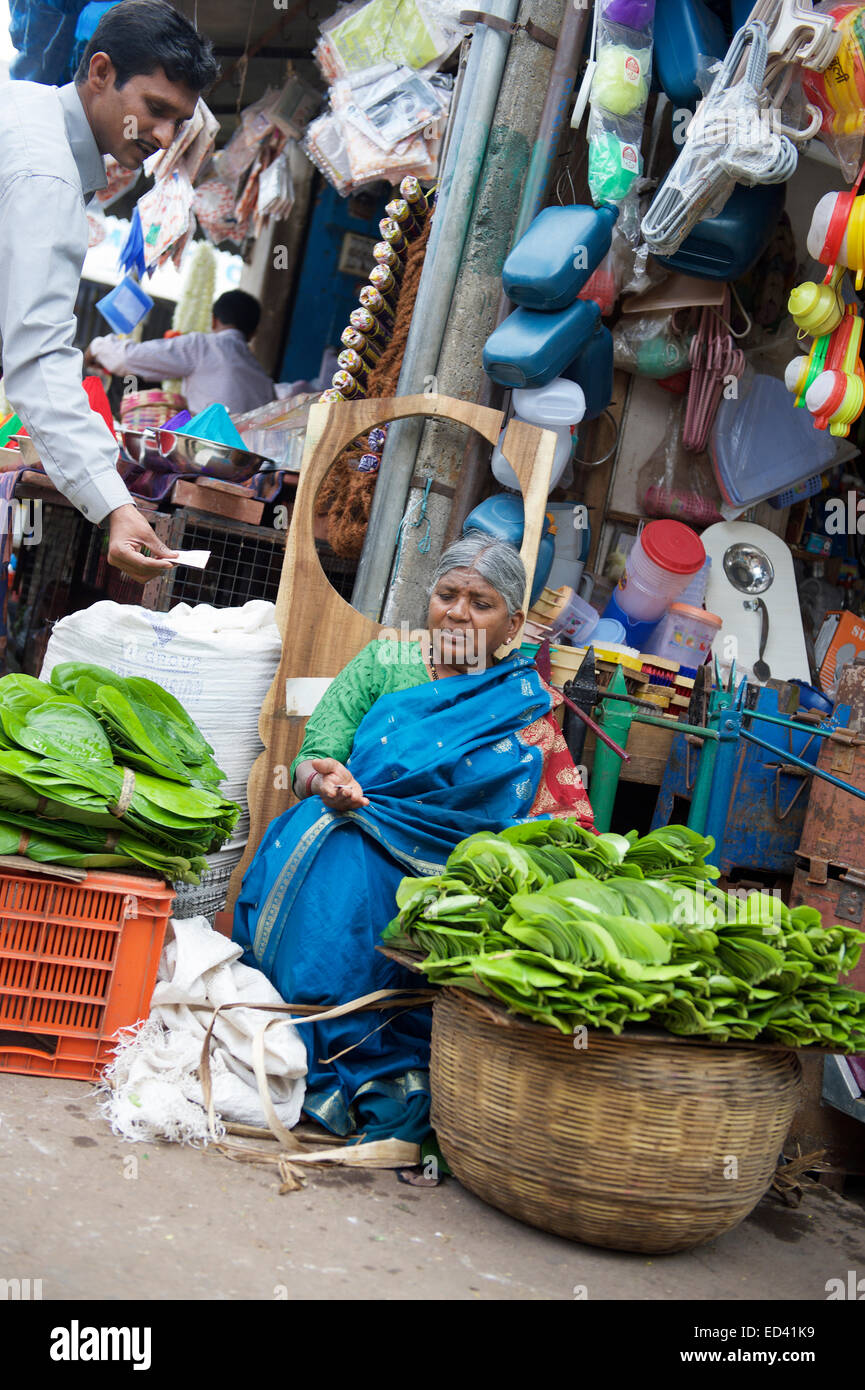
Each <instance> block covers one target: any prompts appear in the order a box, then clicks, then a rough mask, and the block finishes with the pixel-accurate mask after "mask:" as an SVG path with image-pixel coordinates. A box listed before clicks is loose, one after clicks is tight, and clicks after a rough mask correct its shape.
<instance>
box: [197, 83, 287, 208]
mask: <svg viewBox="0 0 865 1390" xmlns="http://www.w3.org/2000/svg"><path fill="white" fill-rule="evenodd" d="M279 96H280V94H279V92H277V91H276V89H275V88H273V87H268V89H267V91H266V92H265V94H264V96H263V97H261V98H260V100H258V101H256V102H254V103H253V105H252V106H247V108H246V110H245V111H244V112H243V115H242V116H241V118H240V125H239V126H238V128H237V130H236V131H235V132H234V134H233V135H232V137H231V139H230V140H229V142H228V144H227V145H226V146H225V149H224V150H220V152H219V154H217V155H214V157H213V165H214V169H215V172H216V175H217V178H219V179H220V180H221V181H222V183H227V184H228V186H229V188H231V189H232V191H233V192H234V195H235V197H236V196H237V195H238V193H239V192H240V188H241V185H242V183H243V178H244V175H245V174H246V172H247V170H249V169H250V168H251V167H252V165H253V164H254V162H255V159H256V156H257V155H258V154H259V152H260V150H261V147H262V145H263V144H264V142H265V141H266V140H267V139H268V137H269V136H270V135H271V134H272V133H273V130H274V121H273V116H272V114H271V108H272V107H273V106H275V105H276V104H277V103H278V101H279Z"/></svg>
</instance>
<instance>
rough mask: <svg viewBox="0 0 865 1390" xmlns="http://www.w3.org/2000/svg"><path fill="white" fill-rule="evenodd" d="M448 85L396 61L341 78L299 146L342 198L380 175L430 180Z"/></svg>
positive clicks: (391, 178) (447, 80) (391, 180)
mask: <svg viewBox="0 0 865 1390" xmlns="http://www.w3.org/2000/svg"><path fill="white" fill-rule="evenodd" d="M451 87H452V83H451V79H450V78H449V77H442V76H435V77H432V78H428V77H425V76H423V75H421V74H420V73H417V72H413V71H412V70H411V69H410V68H409V67H406V66H405V65H403V66H401V67H400V66H397V65H396V64H395V63H381V64H379V65H378V66H376V67H374V68H369V69H364V70H363V71H360V72H357V73H353V74H352V75H351V77H349V78H340V79H338V80H337V81H336V82H335V83H334V85H333V86H332V87H331V89H330V110H329V111H328V112H326V113H325V114H324V115H323V116H320V117H319V118H318V120H317V121H314V122H313V124H312V125H311V126H310V128H309V130H308V132H307V136H306V139H305V140H304V142H303V149H304V150H305V152H306V154H307V155H308V157H309V158H310V159H311V160H312V162H313V163H314V164H315V165H316V167H317V168H318V169H319V170H320V171H321V172H322V173H323V174H324V176H325V178H327V179H328V181H329V182H330V183H332V184H333V186H334V188H336V190H337V192H339V193H340V194H342V195H343V196H345V195H346V194H348V193H350V192H352V191H353V190H354V189H356V188H360V187H362V186H363V185H364V184H367V183H375V182H378V181H379V180H381V179H385V180H387V182H389V183H397V182H398V181H399V180H400V179H401V178H403V177H404V176H406V175H408V174H412V175H415V176H416V177H417V178H422V179H431V178H434V177H435V173H436V168H437V162H438V148H439V144H440V142H441V137H442V135H443V133H444V126H445V122H446V119H447V113H448V110H449V107H450V99H451Z"/></svg>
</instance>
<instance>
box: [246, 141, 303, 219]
mask: <svg viewBox="0 0 865 1390" xmlns="http://www.w3.org/2000/svg"><path fill="white" fill-rule="evenodd" d="M293 207H294V183H293V182H292V177H291V170H290V169H289V166H288V156H287V155H286V153H285V151H281V152H280V153H279V154H278V155H277V156H276V158H275V159H274V160H273V162H272V163H271V164H269V165H268V166H267V168H266V169H264V170H262V173H261V176H260V178H259V180H258V200H257V203H256V209H255V234H256V236H258V235H259V234H260V232H261V229H262V226H263V224H264V222H265V221H266V220H267V218H269V217H272V218H273V220H274V221H275V222H278V221H280V220H281V219H282V218H285V217H288V215H289V213H290V212H291V209H292V208H293Z"/></svg>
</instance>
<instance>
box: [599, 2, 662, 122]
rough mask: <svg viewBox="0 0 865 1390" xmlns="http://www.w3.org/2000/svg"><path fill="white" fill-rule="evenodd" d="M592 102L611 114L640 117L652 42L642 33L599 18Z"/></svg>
mask: <svg viewBox="0 0 865 1390" xmlns="http://www.w3.org/2000/svg"><path fill="white" fill-rule="evenodd" d="M596 61H597V67H596V69H595V75H594V77H593V78H592V92H591V102H592V106H593V107H603V109H604V110H605V111H609V112H610V113H611V114H612V115H614V116H630V115H634V116H635V117H637V118H640V121H641V124H642V119H641V116H642V112H643V111H644V110H645V106H646V102H647V101H648V98H649V81H650V79H651V76H652V43H651V38H649V39H648V42H647V36H646V34H644V33H640V32H639V31H637V30H634V29H628V28H627V27H626V26H625V25H623V24H609V23H607V22H606V21H604V20H602V21H601V23H600V25H599V26H598V52H597V60H596Z"/></svg>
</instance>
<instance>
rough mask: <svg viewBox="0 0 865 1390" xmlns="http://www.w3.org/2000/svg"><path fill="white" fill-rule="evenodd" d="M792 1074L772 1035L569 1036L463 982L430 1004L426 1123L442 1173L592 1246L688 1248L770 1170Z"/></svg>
mask: <svg viewBox="0 0 865 1390" xmlns="http://www.w3.org/2000/svg"><path fill="white" fill-rule="evenodd" d="M800 1083H801V1069H800V1066H799V1061H798V1058H797V1057H796V1054H795V1053H794V1052H789V1051H787V1050H785V1049H783V1048H772V1047H759V1046H750V1047H749V1046H739V1045H730V1044H724V1045H720V1046H719V1045H714V1046H713V1045H709V1044H700V1043H691V1042H690V1041H686V1040H681V1041H680V1040H675V1041H673V1040H671V1041H669V1042H668V1041H667V1040H666V1039H665V1038H664V1037H663V1036H662V1035H660V1036H658V1037H651V1038H646V1037H642V1038H641V1037H640V1036H639V1035H636V1036H635V1035H624V1034H623V1035H621V1036H619V1037H616V1036H615V1035H613V1034H609V1033H601V1032H590V1033H589V1034H588V1038H587V1046H586V1047H585V1048H584V1049H578V1048H575V1047H574V1039H572V1038H570V1037H566V1036H564V1035H563V1034H561V1033H557V1032H556V1031H555V1030H553V1029H552V1028H549V1027H546V1026H544V1025H542V1024H536V1023H531V1022H529V1021H528V1020H522V1019H517V1018H515V1017H514V1016H513V1015H508V1014H507V1013H506V1012H505V1011H504V1009H499V1008H498V1006H496V1005H494V1004H493V1005H488V1004H487V1003H486V1001H481V1000H478V999H477V998H475V997H473V996H471V995H468V994H466V993H464V992H463V991H460V990H454V989H443V990H442V992H441V995H440V997H439V998H438V999H437V1000H436V1002H435V1004H434V1006H433V1030H432V1071H431V1085H432V1123H433V1127H434V1129H435V1131H436V1134H437V1136H438V1140H439V1143H440V1144H441V1148H442V1152H443V1153H444V1155H445V1157H446V1159H447V1161H448V1163H449V1164H450V1167H451V1169H452V1170H453V1172H454V1175H455V1176H456V1177H457V1178H458V1179H459V1181H460V1182H461V1183H462V1184H463V1185H464V1186H465V1187H467V1188H469V1189H470V1191H472V1192H474V1193H476V1194H477V1195H478V1196H479V1197H481V1198H483V1200H484V1201H485V1202H489V1203H490V1204H491V1205H492V1206H494V1207H499V1208H500V1209H501V1210H502V1211H506V1212H508V1213H509V1215H511V1216H515V1217H517V1218H518V1219H519V1220H520V1221H526V1222H528V1223H529V1225H532V1226H540V1227H541V1228H542V1229H543V1230H546V1231H554V1232H555V1233H556V1234H557V1235H561V1236H567V1237H569V1238H570V1239H572V1240H580V1241H585V1242H586V1243H587V1244H589V1245H601V1246H605V1247H608V1248H611V1249H617V1250H634V1251H645V1252H659V1253H660V1252H670V1251H674V1250H685V1249H687V1248H688V1247H689V1246H693V1245H699V1244H700V1243H701V1242H703V1241H707V1240H712V1239H714V1238H715V1237H716V1236H719V1235H721V1234H722V1233H723V1232H724V1231H728V1230H730V1229H731V1227H733V1226H735V1225H737V1223H738V1222H740V1221H742V1220H743V1219H744V1217H746V1216H747V1215H748V1213H749V1212H750V1211H752V1210H753V1208H754V1207H755V1206H756V1204H757V1202H758V1201H759V1200H760V1198H761V1197H762V1196H763V1193H764V1192H765V1191H766V1189H767V1187H768V1186H769V1184H770V1182H771V1179H772V1174H773V1172H774V1170H775V1166H776V1164H777V1161H778V1156H779V1154H780V1152H781V1147H782V1145H783V1142H784V1139H785V1136H786V1134H787V1130H788V1128H789V1126H790V1123H791V1121H792V1118H793V1113H794V1111H795V1109H796V1104H797V1097H798V1092H799V1088H800ZM734 1174H735V1176H734Z"/></svg>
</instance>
